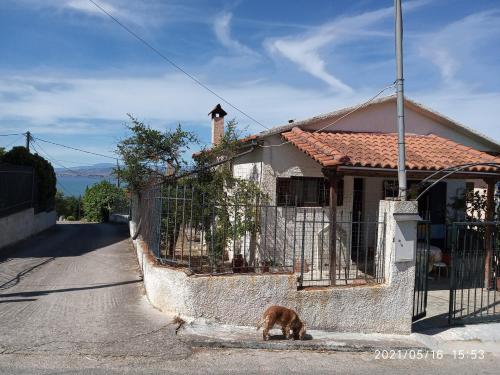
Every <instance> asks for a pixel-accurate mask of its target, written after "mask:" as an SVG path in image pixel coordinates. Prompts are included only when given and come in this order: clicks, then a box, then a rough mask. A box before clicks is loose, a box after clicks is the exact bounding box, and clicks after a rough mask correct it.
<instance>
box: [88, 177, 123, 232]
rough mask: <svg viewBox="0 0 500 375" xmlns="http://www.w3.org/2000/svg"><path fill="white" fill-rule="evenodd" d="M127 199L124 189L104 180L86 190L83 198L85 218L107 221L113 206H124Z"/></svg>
mask: <svg viewBox="0 0 500 375" xmlns="http://www.w3.org/2000/svg"><path fill="white" fill-rule="evenodd" d="M126 200H127V198H126V195H125V191H124V190H123V189H120V188H118V187H116V186H115V185H113V184H111V183H109V182H108V181H105V180H103V181H101V182H99V183H97V184H94V185H92V186H91V187H90V188H87V189H86V190H85V194H84V195H83V198H82V202H83V212H84V214H85V218H86V219H87V220H88V221H98V222H102V221H107V220H108V219H109V215H110V213H111V211H112V210H113V208H114V207H121V206H123V205H124V204H126Z"/></svg>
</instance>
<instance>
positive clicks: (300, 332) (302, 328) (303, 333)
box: [299, 322, 306, 340]
mask: <svg viewBox="0 0 500 375" xmlns="http://www.w3.org/2000/svg"><path fill="white" fill-rule="evenodd" d="M301 323H302V326H301V327H300V330H299V339H301V340H304V336H305V335H306V324H305V323H304V322H301Z"/></svg>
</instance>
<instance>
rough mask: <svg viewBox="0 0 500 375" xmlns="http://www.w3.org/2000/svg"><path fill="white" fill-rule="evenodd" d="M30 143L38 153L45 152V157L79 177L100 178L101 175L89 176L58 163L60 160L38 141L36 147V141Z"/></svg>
mask: <svg viewBox="0 0 500 375" xmlns="http://www.w3.org/2000/svg"><path fill="white" fill-rule="evenodd" d="M30 144H31V146H32V147H33V149H34V150H35V151H36V152H37V153H39V154H42V153H43V154H44V155H45V157H46V158H47V159H48V160H49V161H50V162H52V163H54V164H55V165H57V166H59V167H61V168H64V169H66V170H68V171H70V172H71V173H73V174H74V175H76V176H78V177H88V178H96V179H97V178H99V177H97V176H88V175H83V174H81V173H79V172H77V171H75V170H73V169H71V168H68V167H66V166H65V165H63V164H61V163H58V162H57V161H56V159H54V158H53V157H51V156H50V155H49V154H48V153H47V151H45V150H44V149H43V148H42V146H40V144H38V143H36V147H35V143H34V142H30ZM40 150H41V151H42V152H40Z"/></svg>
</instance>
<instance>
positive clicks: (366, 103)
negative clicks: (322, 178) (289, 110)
mask: <svg viewBox="0 0 500 375" xmlns="http://www.w3.org/2000/svg"><path fill="white" fill-rule="evenodd" d="M395 84H396V83H395V82H394V83H391V84H390V85H388V86H386V87H384V88H383V89H382V90H380V91H379V92H378V93H376V94H375V95H374V96H372V97H371V98H370V99H368V100H367V101H365V102H363V103H361V104H359V105H357V106H355V107H354V108H353V109H352V110H350V111H349V112H347V113H345V114H344V115H342V116H340V117H339V118H338V119H336V120H335V121H333V122H331V123H329V124H327V125H325V126H323V127H322V128H320V129H317V130H315V131H313V132H311V133H317V132H320V131H323V130H325V129H326V128H329V127H330V126H333V125H335V124H336V123H337V122H339V121H340V120H343V119H344V118H346V117H347V116H350V115H351V114H353V113H354V112H356V111H358V110H360V109H361V108H363V107H366V106H367V105H368V104H370V103H371V102H372V101H374V100H375V99H376V98H378V97H379V96H380V95H382V93H383V92H385V91H386V90H388V89H390V88H391V87H394V85H395ZM288 143H291V141H286V142H282V143H279V144H277V145H259V147H262V148H270V147H280V146H283V145H286V144H288Z"/></svg>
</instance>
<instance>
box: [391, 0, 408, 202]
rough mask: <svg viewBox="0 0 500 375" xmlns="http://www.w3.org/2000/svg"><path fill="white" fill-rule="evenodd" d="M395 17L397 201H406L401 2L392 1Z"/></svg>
mask: <svg viewBox="0 0 500 375" xmlns="http://www.w3.org/2000/svg"><path fill="white" fill-rule="evenodd" d="M394 10H395V16H396V98H397V99H396V107H397V123H398V182H399V199H401V200H402V201H405V200H406V157H405V107H404V106H405V105H404V86H403V85H404V80H403V15H402V11H401V0H394Z"/></svg>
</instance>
